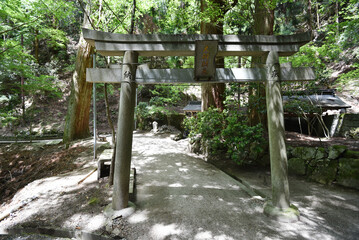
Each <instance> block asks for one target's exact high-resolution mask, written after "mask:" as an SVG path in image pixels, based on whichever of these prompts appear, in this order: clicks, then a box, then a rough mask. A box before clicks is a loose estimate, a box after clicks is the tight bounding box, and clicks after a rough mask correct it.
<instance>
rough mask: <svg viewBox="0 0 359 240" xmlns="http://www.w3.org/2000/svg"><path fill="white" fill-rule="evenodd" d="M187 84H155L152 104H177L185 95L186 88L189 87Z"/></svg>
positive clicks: (151, 91) (152, 92)
mask: <svg viewBox="0 0 359 240" xmlns="http://www.w3.org/2000/svg"><path fill="white" fill-rule="evenodd" d="M187 88H188V86H186V85H167V84H166V85H165V84H160V85H155V87H154V89H153V90H150V93H151V94H152V97H151V100H150V104H151V105H155V106H167V105H176V104H178V103H179V102H180V101H181V100H182V99H183V97H184V93H183V92H184V90H185V89H187Z"/></svg>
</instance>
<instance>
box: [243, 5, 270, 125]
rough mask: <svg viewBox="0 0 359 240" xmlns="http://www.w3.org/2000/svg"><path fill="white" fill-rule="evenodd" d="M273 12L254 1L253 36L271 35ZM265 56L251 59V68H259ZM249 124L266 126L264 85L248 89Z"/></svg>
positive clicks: (256, 84) (253, 85)
mask: <svg viewBox="0 0 359 240" xmlns="http://www.w3.org/2000/svg"><path fill="white" fill-rule="evenodd" d="M273 26H274V10H273V9H271V8H270V7H269V6H267V4H266V2H265V1H263V0H256V1H255V13H254V28H253V30H254V31H253V33H254V34H255V35H273ZM266 58H267V56H266V55H264V56H259V57H252V67H260V66H261V65H262V64H264V63H265V61H266ZM249 95H250V98H249V104H248V105H249V113H248V114H249V124H250V125H251V126H254V125H257V124H258V123H262V124H263V126H267V116H266V114H265V111H259V110H260V109H261V108H263V110H264V109H265V107H266V100H265V96H266V95H265V84H264V83H252V84H250V87H249Z"/></svg>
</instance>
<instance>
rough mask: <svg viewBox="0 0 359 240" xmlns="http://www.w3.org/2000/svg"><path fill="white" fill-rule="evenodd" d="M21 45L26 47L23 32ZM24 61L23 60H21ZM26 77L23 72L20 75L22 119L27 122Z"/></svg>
mask: <svg viewBox="0 0 359 240" xmlns="http://www.w3.org/2000/svg"><path fill="white" fill-rule="evenodd" d="M21 47H22V48H23V47H24V35H23V34H21ZM21 63H22V61H21ZM24 84H25V79H24V75H23V74H22V75H21V77H20V86H21V110H22V121H23V123H24V124H25V91H24Z"/></svg>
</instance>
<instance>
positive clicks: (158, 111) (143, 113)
mask: <svg viewBox="0 0 359 240" xmlns="http://www.w3.org/2000/svg"><path fill="white" fill-rule="evenodd" d="M168 114H170V111H169V110H167V109H166V108H164V107H162V106H154V105H152V106H151V105H149V104H148V103H146V102H140V103H138V105H137V107H136V109H135V115H136V119H137V127H138V128H139V129H141V130H150V129H151V128H152V122H153V121H156V122H158V123H159V124H160V125H163V124H166V123H167V115H168Z"/></svg>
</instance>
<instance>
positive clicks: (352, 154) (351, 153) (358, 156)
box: [343, 150, 359, 159]
mask: <svg viewBox="0 0 359 240" xmlns="http://www.w3.org/2000/svg"><path fill="white" fill-rule="evenodd" d="M343 158H356V159H359V151H352V150H347V151H345V152H344V154H343Z"/></svg>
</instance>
